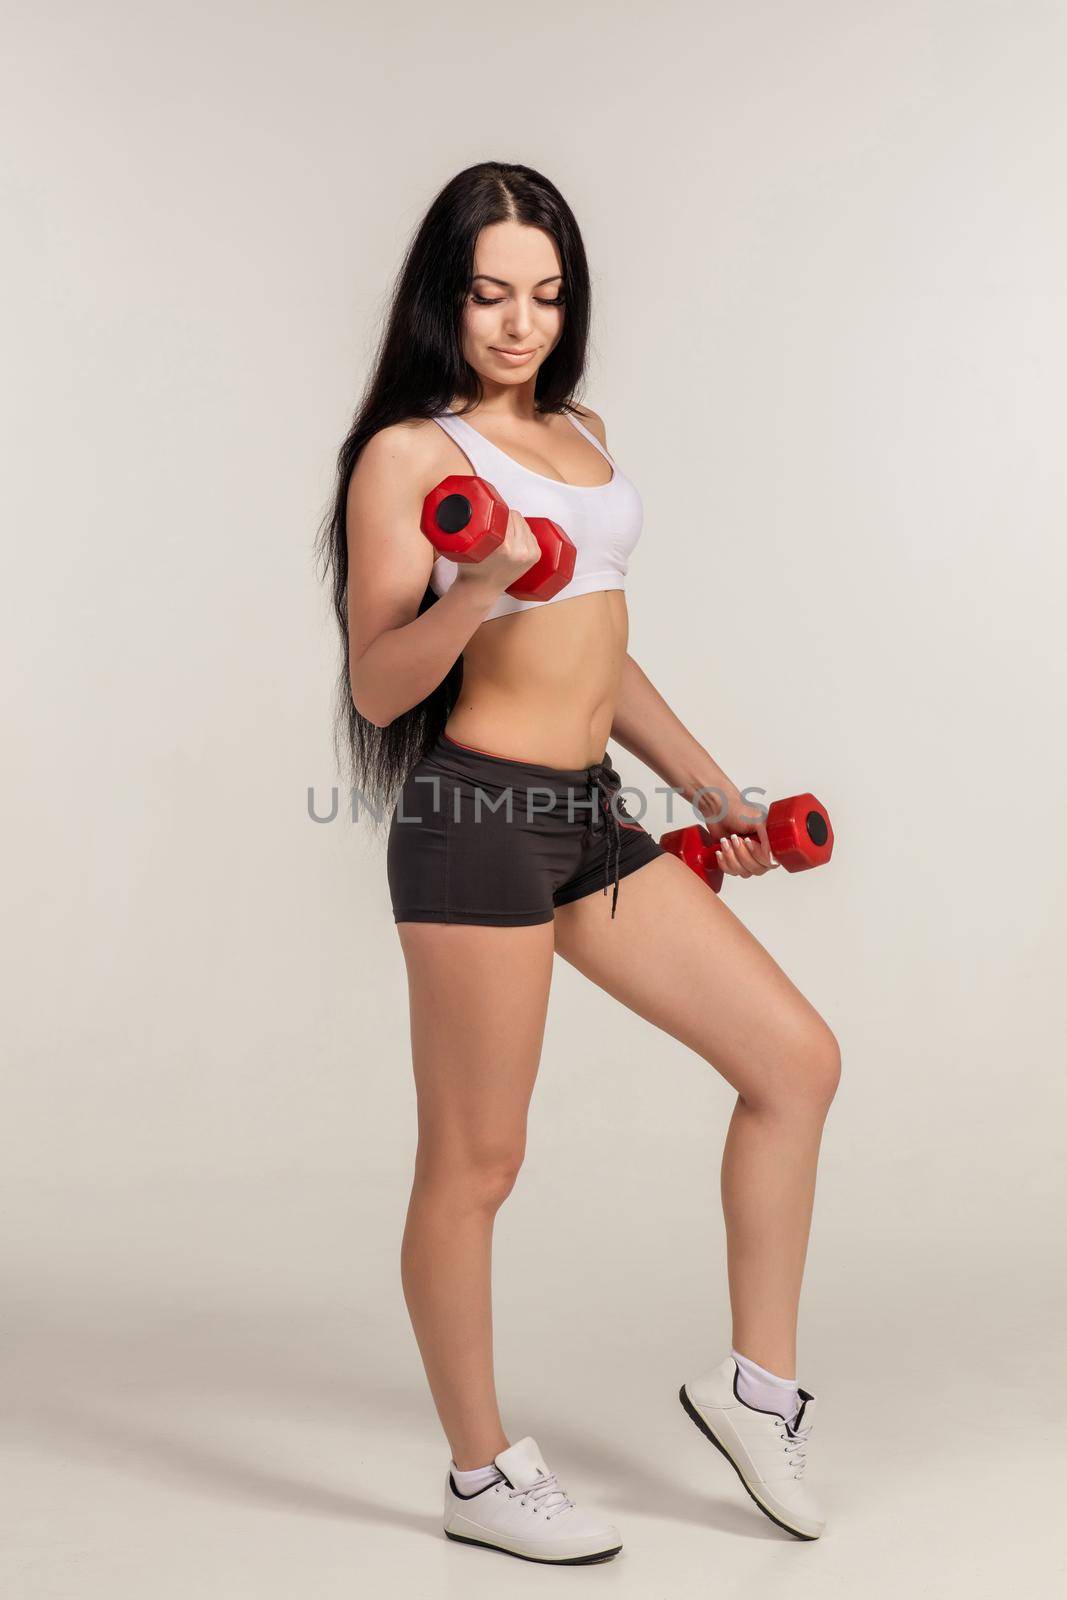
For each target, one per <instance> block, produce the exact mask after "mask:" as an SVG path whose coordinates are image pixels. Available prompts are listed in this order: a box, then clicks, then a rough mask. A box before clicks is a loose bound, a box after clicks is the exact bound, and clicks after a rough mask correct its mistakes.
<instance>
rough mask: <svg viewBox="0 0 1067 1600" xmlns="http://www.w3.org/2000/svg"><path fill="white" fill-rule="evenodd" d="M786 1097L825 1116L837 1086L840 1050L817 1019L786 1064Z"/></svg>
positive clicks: (827, 1029) (832, 1037)
mask: <svg viewBox="0 0 1067 1600" xmlns="http://www.w3.org/2000/svg"><path fill="white" fill-rule="evenodd" d="M789 1080H790V1082H789V1093H790V1095H791V1097H792V1098H793V1099H794V1100H796V1099H799V1100H801V1101H802V1102H803V1104H804V1105H805V1106H807V1107H808V1108H809V1109H810V1110H812V1111H814V1112H818V1113H820V1114H821V1115H822V1116H825V1115H826V1113H827V1112H828V1111H829V1109H830V1106H831V1104H832V1102H833V1098H834V1095H835V1094H836V1093H837V1087H838V1084H839V1083H840V1082H841V1046H840V1045H839V1044H838V1042H837V1038H836V1035H835V1034H833V1033H832V1032H831V1030H830V1029H829V1028H828V1027H827V1026H826V1024H825V1022H823V1021H822V1020H821V1019H820V1020H819V1021H818V1022H815V1023H812V1024H810V1025H809V1026H808V1027H807V1028H806V1029H805V1031H804V1034H803V1037H802V1038H801V1040H800V1041H799V1042H798V1044H797V1046H796V1048H795V1050H794V1052H793V1055H792V1057H791V1061H790V1070H789Z"/></svg>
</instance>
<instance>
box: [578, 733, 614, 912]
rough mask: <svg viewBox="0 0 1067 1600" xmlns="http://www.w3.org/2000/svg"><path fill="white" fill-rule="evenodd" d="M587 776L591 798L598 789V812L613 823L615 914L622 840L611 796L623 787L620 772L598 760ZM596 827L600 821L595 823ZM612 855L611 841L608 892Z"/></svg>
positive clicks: (606, 858)
mask: <svg viewBox="0 0 1067 1600" xmlns="http://www.w3.org/2000/svg"><path fill="white" fill-rule="evenodd" d="M586 777H587V778H588V780H589V798H590V799H591V800H592V799H593V790H594V789H595V790H596V801H597V808H598V809H597V814H598V817H599V816H600V815H603V816H604V817H606V818H607V820H608V822H609V823H610V824H611V839H612V841H613V842H614V845H615V888H614V890H613V892H612V896H611V915H612V917H614V915H615V906H616V903H617V901H618V898H619V851H620V850H621V849H622V842H621V839H620V836H619V819H618V817H617V816H616V815H615V808H614V807H613V806H612V804H611V797H612V795H613V794H614V793H615V791H616V790H617V789H619V788H620V787H621V779H620V778H619V774H618V773H617V772H615V771H614V770H613V768H612V767H611V766H610V765H609V764H608V763H607V762H604V761H598V762H597V763H596V765H595V766H592V767H587V768H586ZM592 826H593V827H594V828H595V827H597V826H598V823H593V824H592ZM610 857H611V842H609V844H608V849H607V851H606V852H605V854H604V893H605V894H607V892H608V880H609V878H610V876H611V874H610V871H609V868H608V862H609V860H610Z"/></svg>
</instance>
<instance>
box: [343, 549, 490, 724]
mask: <svg viewBox="0 0 1067 1600" xmlns="http://www.w3.org/2000/svg"><path fill="white" fill-rule="evenodd" d="M498 598H499V594H498V592H497V591H496V590H495V589H492V588H487V587H486V586H485V585H484V584H482V583H479V582H477V581H471V580H468V579H462V578H457V579H456V581H455V583H453V584H452V586H451V588H449V589H447V590H446V591H445V593H444V594H443V595H442V596H441V598H440V599H439V600H436V601H435V602H434V604H433V605H432V606H429V607H428V608H427V610H425V611H424V612H423V613H422V615H421V616H419V617H415V618H414V619H413V620H412V621H411V622H408V623H405V625H404V626H403V627H402V628H389V629H387V630H386V631H385V632H384V633H380V634H379V635H378V637H377V638H376V639H375V640H374V642H373V644H371V645H368V647H367V649H366V650H364V652H363V654H362V655H361V656H360V657H359V659H358V661H356V662H355V663H354V664H353V666H352V671H351V680H352V699H353V703H354V704H355V706H356V709H357V710H358V711H359V712H360V714H361V715H362V716H365V717H367V718H368V719H369V720H370V721H372V722H375V723H377V724H378V725H379V726H381V727H385V726H386V724H387V723H390V722H392V721H393V719H394V717H399V716H402V715H403V713H404V712H405V711H409V710H410V709H411V707H412V706H417V705H418V704H419V702H420V701H422V700H425V699H426V697H427V695H429V694H432V693H433V691H434V689H436V688H437V685H438V684H439V683H441V682H442V681H443V680H444V679H445V678H446V677H447V676H448V673H449V671H450V670H451V668H452V667H453V665H454V664H455V662H456V660H457V658H458V657H459V656H460V655H461V654H462V652H463V647H464V645H465V644H466V643H467V640H468V639H469V638H470V637H471V635H472V634H473V633H474V631H475V629H476V628H478V627H479V626H480V625H481V624H482V623H483V622H484V621H485V619H486V617H487V615H488V614H489V612H490V611H491V609H492V607H493V605H494V603H495V602H496V600H497V599H498Z"/></svg>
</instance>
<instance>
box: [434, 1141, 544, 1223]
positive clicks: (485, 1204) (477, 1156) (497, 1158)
mask: <svg viewBox="0 0 1067 1600" xmlns="http://www.w3.org/2000/svg"><path fill="white" fill-rule="evenodd" d="M523 1155H524V1151H523V1149H522V1147H521V1146H517V1147H516V1146H513V1145H511V1144H507V1143H505V1144H496V1143H493V1144H491V1145H487V1146H484V1147H478V1148H475V1149H469V1148H468V1149H466V1150H464V1151H463V1153H462V1154H461V1155H457V1154H455V1153H453V1155H452V1157H451V1158H450V1159H448V1160H445V1161H441V1162H438V1163H436V1164H435V1165H436V1176H437V1179H438V1185H439V1188H440V1189H442V1190H444V1191H445V1193H444V1194H440V1195H439V1198H440V1200H441V1201H442V1203H445V1204H448V1205H451V1206H452V1207H454V1208H455V1209H456V1210H457V1211H461V1212H482V1213H484V1212H489V1213H491V1212H494V1211H498V1210H499V1209H500V1207H501V1206H502V1205H503V1204H504V1201H505V1200H506V1199H507V1197H508V1195H509V1194H510V1193H511V1191H512V1189H513V1188H514V1187H515V1180H516V1179H517V1177H518V1175H519V1171H520V1169H521V1167H522V1162H523Z"/></svg>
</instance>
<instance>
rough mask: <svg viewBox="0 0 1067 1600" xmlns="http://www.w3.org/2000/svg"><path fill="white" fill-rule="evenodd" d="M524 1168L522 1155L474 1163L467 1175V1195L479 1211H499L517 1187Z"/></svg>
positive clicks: (504, 1156)
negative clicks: (516, 1182) (520, 1173)
mask: <svg viewBox="0 0 1067 1600" xmlns="http://www.w3.org/2000/svg"><path fill="white" fill-rule="evenodd" d="M521 1167H522V1156H521V1155H515V1156H510V1155H503V1156H498V1157H496V1158H495V1159H493V1160H487V1161H478V1162H476V1163H474V1164H473V1165H472V1166H471V1167H470V1169H469V1172H468V1175H467V1185H466V1187H467V1194H468V1197H469V1200H470V1202H471V1204H472V1205H473V1206H474V1207H475V1209H477V1210H479V1211H499V1209H500V1207H501V1206H502V1205H503V1204H504V1201H505V1200H506V1199H507V1197H508V1195H509V1194H510V1193H511V1191H512V1189H514V1187H515V1180H516V1179H517V1178H518V1176H519V1171H520V1169H521Z"/></svg>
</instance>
